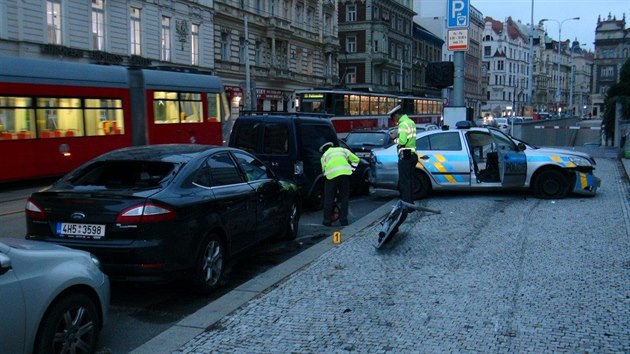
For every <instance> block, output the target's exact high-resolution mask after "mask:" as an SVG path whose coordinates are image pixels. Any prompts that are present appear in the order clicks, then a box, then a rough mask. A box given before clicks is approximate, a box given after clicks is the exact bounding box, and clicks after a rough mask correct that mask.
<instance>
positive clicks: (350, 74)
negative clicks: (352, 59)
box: [346, 66, 357, 84]
mask: <svg viewBox="0 0 630 354" xmlns="http://www.w3.org/2000/svg"><path fill="white" fill-rule="evenodd" d="M356 83H357V68H356V67H354V66H350V67H348V68H346V84H356Z"/></svg>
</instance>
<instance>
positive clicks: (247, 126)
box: [234, 122, 258, 153]
mask: <svg viewBox="0 0 630 354" xmlns="http://www.w3.org/2000/svg"><path fill="white" fill-rule="evenodd" d="M235 133H236V134H235V135H234V147H237V148H239V149H243V150H245V151H248V152H251V153H255V152H256V147H257V146H258V123H257V122H243V123H242V124H239V125H238V126H237V128H236V132H235Z"/></svg>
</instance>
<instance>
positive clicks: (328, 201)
mask: <svg viewBox="0 0 630 354" xmlns="http://www.w3.org/2000/svg"><path fill="white" fill-rule="evenodd" d="M337 191H338V192H339V193H337ZM335 194H337V205H338V206H339V222H341V223H347V222H348V198H349V196H350V176H349V175H341V176H337V177H335V178H333V179H327V180H326V184H325V185H324V222H327V223H329V222H331V219H330V217H331V215H332V211H333V201H334V200H335Z"/></svg>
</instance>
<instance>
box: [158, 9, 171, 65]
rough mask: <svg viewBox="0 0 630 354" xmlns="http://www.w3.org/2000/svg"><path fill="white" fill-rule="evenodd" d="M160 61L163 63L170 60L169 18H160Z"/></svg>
mask: <svg viewBox="0 0 630 354" xmlns="http://www.w3.org/2000/svg"><path fill="white" fill-rule="evenodd" d="M160 44H161V47H162V50H161V52H160V59H161V60H163V61H170V60H171V18H170V17H168V16H162V38H161V43H160Z"/></svg>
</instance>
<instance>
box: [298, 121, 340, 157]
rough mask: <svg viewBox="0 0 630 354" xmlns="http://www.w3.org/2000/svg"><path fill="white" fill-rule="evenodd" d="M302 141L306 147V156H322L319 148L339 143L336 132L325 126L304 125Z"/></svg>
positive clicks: (301, 133)
mask: <svg viewBox="0 0 630 354" xmlns="http://www.w3.org/2000/svg"><path fill="white" fill-rule="evenodd" d="M300 139H301V140H302V146H303V147H304V156H305V157H308V156H320V155H321V154H322V153H321V152H319V147H320V146H322V145H323V144H324V143H327V142H333V143H335V142H337V134H336V133H335V130H334V129H333V128H332V127H331V126H328V125H323V124H302V126H301V130H300Z"/></svg>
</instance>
